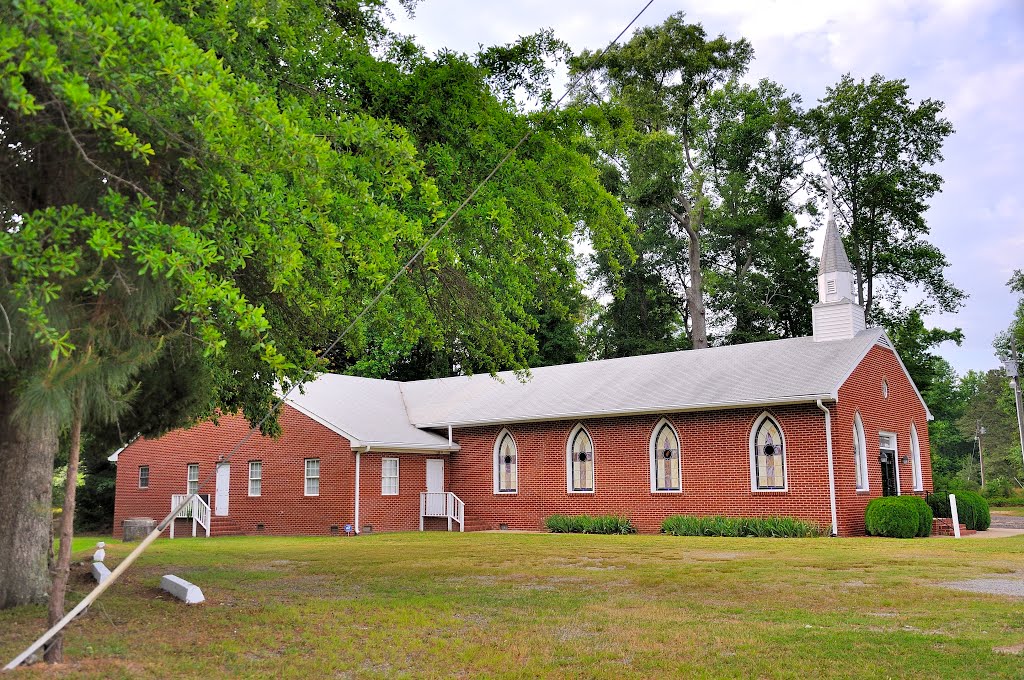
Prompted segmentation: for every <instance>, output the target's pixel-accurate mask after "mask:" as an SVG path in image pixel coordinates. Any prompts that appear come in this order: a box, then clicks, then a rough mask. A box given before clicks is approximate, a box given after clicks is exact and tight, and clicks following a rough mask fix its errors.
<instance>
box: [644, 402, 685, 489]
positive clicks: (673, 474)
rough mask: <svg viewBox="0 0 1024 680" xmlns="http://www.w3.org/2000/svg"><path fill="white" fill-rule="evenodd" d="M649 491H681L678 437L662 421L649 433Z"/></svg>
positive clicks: (670, 426) (666, 423) (665, 421)
mask: <svg viewBox="0 0 1024 680" xmlns="http://www.w3.org/2000/svg"><path fill="white" fill-rule="evenodd" d="M651 491H682V481H681V477H680V474H679V436H678V435H677V434H676V431H675V429H673V428H672V425H671V424H669V422H668V421H667V420H664V419H662V421H661V422H660V423H658V424H657V425H655V426H654V431H653V432H652V433H651Z"/></svg>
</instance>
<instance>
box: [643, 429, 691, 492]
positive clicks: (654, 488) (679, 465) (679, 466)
mask: <svg viewBox="0 0 1024 680" xmlns="http://www.w3.org/2000/svg"><path fill="white" fill-rule="evenodd" d="M665 425H668V426H669V429H671V430H672V434H674V435H675V436H676V446H677V447H679V457H678V458H677V459H676V470H677V472H678V473H679V488H678V489H659V488H658V470H657V455H658V452H657V451H655V450H654V445H655V444H656V443H657V439H658V434H659V433H660V432H661V428H662V427H664V426H665ZM648 453H649V454H650V459H651V493H682V492H683V441H682V439H681V438H680V437H679V430H677V429H676V426H675V425H673V424H672V423H670V422H669V420H668V418H662V419H661V420H659V421H658V424H657V425H655V426H654V429H653V430H651V441H650V444H649V445H648Z"/></svg>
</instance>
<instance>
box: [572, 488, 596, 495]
mask: <svg viewBox="0 0 1024 680" xmlns="http://www.w3.org/2000/svg"><path fill="white" fill-rule="evenodd" d="M566 493H567V494H569V495H570V496H575V495H584V496H593V495H594V490H593V489H591V490H590V491H575V490H573V491H567V492H566Z"/></svg>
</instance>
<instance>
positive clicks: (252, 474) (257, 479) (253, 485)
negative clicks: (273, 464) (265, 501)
mask: <svg viewBox="0 0 1024 680" xmlns="http://www.w3.org/2000/svg"><path fill="white" fill-rule="evenodd" d="M262 486H263V461H259V460H250V461H249V495H250V496H259V495H260V493H261V491H262Z"/></svg>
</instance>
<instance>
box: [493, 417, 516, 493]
mask: <svg viewBox="0 0 1024 680" xmlns="http://www.w3.org/2000/svg"><path fill="white" fill-rule="evenodd" d="M495 455H496V459H495V461H494V464H495V466H496V469H497V479H498V482H497V489H496V491H497V492H498V493H515V492H516V490H517V487H518V484H519V463H518V460H517V456H516V443H515V440H513V439H512V435H510V434H509V433H508V432H504V433H502V434H501V435H500V437H499V441H498V446H497V449H496V451H495Z"/></svg>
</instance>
